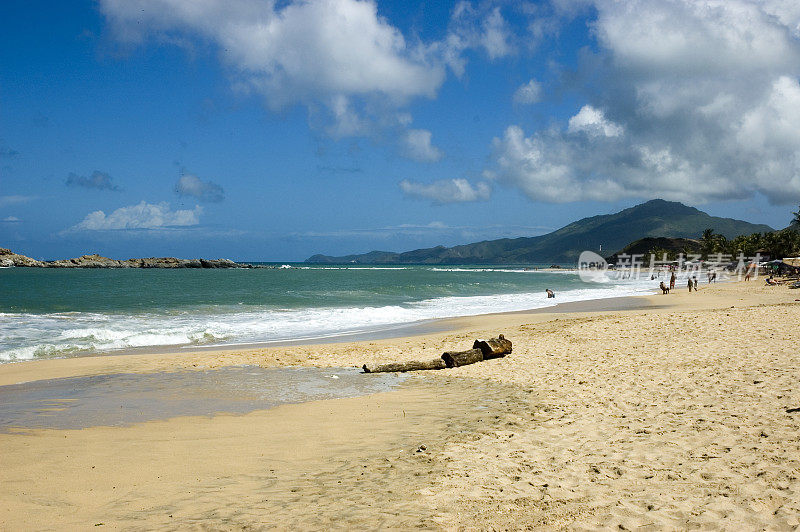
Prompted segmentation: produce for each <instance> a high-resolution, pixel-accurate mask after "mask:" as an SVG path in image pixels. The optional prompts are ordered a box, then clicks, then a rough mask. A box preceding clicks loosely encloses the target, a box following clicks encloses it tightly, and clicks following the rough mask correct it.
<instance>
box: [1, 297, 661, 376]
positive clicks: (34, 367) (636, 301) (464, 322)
mask: <svg viewBox="0 0 800 532" xmlns="http://www.w3.org/2000/svg"><path fill="white" fill-rule="evenodd" d="M652 297H653V295H652V294H650V295H648V294H642V295H638V296H618V297H607V298H599V299H586V300H580V301H566V302H563V303H556V304H555V305H552V306H547V307H540V308H535V309H529V310H517V311H508V312H496V313H489V314H477V315H473V316H458V317H453V318H439V319H434V320H425V321H423V322H419V323H410V324H401V325H397V326H396V327H389V328H384V329H380V330H377V331H366V332H358V333H345V334H341V335H336V336H330V337H313V338H306V339H300V340H277V341H275V342H259V343H242V344H230V345H225V344H223V345H213V346H195V345H172V346H146V347H140V348H124V349H119V350H113V351H106V352H96V353H86V354H80V355H75V356H66V357H60V358H42V359H35V360H20V361H14V362H5V363H2V364H0V386H4V385H9V384H22V383H25V382H31V381H34V380H49V379H57V378H61V377H78V376H84V375H101V374H108V373H119V372H134V373H139V372H149V371H169V368H176V369H179V370H192V369H209V368H219V367H222V366H226V365H241V364H242V363H237V362H235V361H236V360H238V359H239V358H240V357H241V356H242V355H243V352H246V351H250V352H253V353H269V352H274V351H275V350H280V349H282V348H287V347H298V348H306V349H314V348H319V347H325V346H328V347H331V346H336V345H349V344H365V343H370V344H372V343H375V342H378V343H387V342H392V341H404V342H410V341H413V340H414V339H426V338H431V337H436V336H441V335H446V334H455V333H458V332H463V331H465V330H468V329H469V328H471V327H473V326H474V325H475V324H477V323H481V322H482V321H484V320H489V321H493V320H498V319H499V320H503V319H505V318H506V317H509V318H513V319H515V320H516V319H525V318H528V317H530V318H531V319H535V320H536V321H541V320H543V319H544V320H547V319H549V318H551V317H552V316H557V315H573V314H574V315H583V314H594V313H603V312H626V311H638V310H644V309H647V308H658V307H659V305H658V304H656V303H654V302H653V301H652V300H650V299H649V298H652ZM444 350H447V349H443V351H444ZM128 357H130V358H131V360H130V361H126V360H125V359H126V358H128ZM215 357H218V360H217V361H211V359H213V358H215ZM158 358H163V360H162V361H160V362H161V363H158V362H157V361H156V360H155V359H158ZM194 358H196V359H197V361H196V362H193V361H192V359H194ZM246 358H247V360H248V362H244V364H252V363H255V365H260V366H265V367H275V366H283V365H285V364H282V363H280V360H279V359H276V360H275V361H261V362H260V363H259V361H254V360H253V357H246ZM69 361H76V362H75V363H74V364H70V362H69ZM145 362H150V364H147V363H145ZM273 362H275V363H273ZM290 365H296V366H310V367H318V366H317V365H316V364H308V363H304V361H303V360H299V359H296V360H293V363H292V364H290ZM137 367H142V368H148V367H149V368H150V369H146V370H144V371H137V369H136V368H137ZM355 367H361V364H356V366H355ZM12 368H13V369H12ZM155 368H161V369H155ZM84 372H86V373H84ZM37 375H41V377H39V378H36V376H37ZM15 379H19V380H15Z"/></svg>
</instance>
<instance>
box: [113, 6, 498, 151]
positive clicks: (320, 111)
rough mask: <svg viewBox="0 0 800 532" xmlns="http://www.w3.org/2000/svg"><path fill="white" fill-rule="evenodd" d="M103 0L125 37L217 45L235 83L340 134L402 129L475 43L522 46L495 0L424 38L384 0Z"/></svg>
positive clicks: (461, 11)
mask: <svg viewBox="0 0 800 532" xmlns="http://www.w3.org/2000/svg"><path fill="white" fill-rule="evenodd" d="M98 1H99V6H100V10H101V12H102V13H103V15H104V17H105V19H106V21H107V24H108V27H109V28H110V29H111V34H112V35H114V36H115V37H116V39H117V40H118V41H120V42H122V43H124V44H125V45H130V46H135V45H140V44H143V43H145V42H147V41H148V40H154V41H156V42H158V43H160V44H175V45H177V46H181V47H183V48H186V49H194V48H195V47H194V45H193V43H195V42H197V41H199V42H202V43H204V44H211V46H212V47H214V48H216V49H217V50H219V54H220V57H221V60H222V62H223V63H224V64H225V65H226V66H227V67H228V68H229V74H230V79H231V83H232V88H233V90H234V91H236V92H238V93H242V94H254V95H257V96H260V97H261V98H263V100H264V103H265V105H266V106H267V107H268V108H269V109H271V110H273V111H278V110H282V109H284V108H286V107H289V106H293V105H298V104H299V105H303V106H305V107H306V109H307V110H308V115H309V122H310V124H311V125H312V127H315V128H317V129H321V130H323V131H325V132H326V133H327V134H328V135H330V136H331V137H333V138H343V137H350V136H371V135H375V134H378V133H382V132H385V131H398V130H399V131H401V132H402V131H403V130H404V129H405V128H406V127H407V126H408V124H409V121H408V120H407V119H406V114H405V113H403V112H401V109H402V108H404V107H405V106H407V105H408V104H409V103H410V102H412V101H413V100H415V99H419V98H434V97H435V96H436V94H437V92H438V90H439V88H440V87H441V86H442V84H443V83H444V80H445V78H446V76H447V69H448V67H449V68H450V69H451V70H452V71H453V72H455V73H456V75H458V76H460V75H462V74H463V73H464V67H465V63H466V60H465V59H464V54H465V52H467V51H468V50H473V49H480V50H484V51H485V53H486V55H487V56H488V57H489V58H491V59H496V58H500V57H504V56H506V55H508V54H511V53H513V51H514V48H513V45H512V44H511V42H512V40H513V35H512V32H511V29H510V28H509V25H508V23H507V22H506V20H505V19H504V17H503V15H502V13H501V11H500V9H499V8H497V7H492V5H491V4H486V3H482V4H480V5H479V6H477V7H475V6H473V5H472V3H470V2H467V1H461V2H459V3H458V4H457V5H456V7H455V8H454V10H453V12H452V16H451V21H450V23H449V26H448V31H447V33H446V34H445V35H444V36H443V37H442V39H441V40H438V41H430V42H422V41H421V40H420V39H419V38H416V37H415V38H413V39H407V38H406V37H405V36H404V35H403V33H402V32H401V31H400V30H399V29H398V28H397V27H395V26H393V25H392V24H391V22H390V21H389V20H387V19H386V18H385V17H383V16H381V15H380V14H379V12H378V5H377V2H376V1H375V0H286V1H280V2H276V1H275V0H203V1H199V2H198V1H196V0H98ZM399 137H400V138H402V135H400V136H399ZM401 149H402V146H401Z"/></svg>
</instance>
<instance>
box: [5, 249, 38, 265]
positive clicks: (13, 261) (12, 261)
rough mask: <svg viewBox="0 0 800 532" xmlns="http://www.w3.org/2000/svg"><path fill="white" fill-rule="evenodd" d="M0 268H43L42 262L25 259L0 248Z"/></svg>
mask: <svg viewBox="0 0 800 532" xmlns="http://www.w3.org/2000/svg"><path fill="white" fill-rule="evenodd" d="M0 266H2V267H5V268H7V267H9V266H28V267H32V268H36V267H39V268H41V267H42V266H44V263H43V262H42V261H39V260H36V259H32V258H30V257H26V256H25V255H18V254H16V253H14V252H13V251H11V250H10V249H6V248H0Z"/></svg>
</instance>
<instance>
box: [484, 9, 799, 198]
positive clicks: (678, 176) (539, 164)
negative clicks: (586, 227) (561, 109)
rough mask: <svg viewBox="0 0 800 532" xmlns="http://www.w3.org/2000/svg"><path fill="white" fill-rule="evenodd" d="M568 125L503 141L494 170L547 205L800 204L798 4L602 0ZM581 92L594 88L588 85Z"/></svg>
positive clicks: (510, 131)
mask: <svg viewBox="0 0 800 532" xmlns="http://www.w3.org/2000/svg"><path fill="white" fill-rule="evenodd" d="M593 4H594V7H595V13H596V18H595V20H593V21H592V22H591V28H592V32H593V35H594V36H595V38H596V39H597V48H598V52H597V53H595V54H588V53H587V54H585V55H584V58H583V60H582V62H581V63H580V64H579V66H578V70H577V72H576V73H575V76H574V77H572V78H571V79H577V80H579V81H580V80H584V82H585V83H584V84H583V85H581V84H580V83H576V84H575V87H577V88H578V90H579V91H580V92H579V96H582V97H583V98H584V100H585V103H583V104H581V105H580V106H578V107H576V108H575V110H574V111H573V116H572V118H570V119H569V121H568V123H566V124H560V125H555V126H553V127H551V128H548V129H544V130H539V131H532V132H528V133H525V132H524V130H523V129H522V128H521V127H520V126H517V125H512V126H510V127H508V128H507V129H506V131H505V133H504V134H503V135H502V136H500V137H499V138H496V139H495V140H494V142H493V145H494V164H493V165H492V167H491V168H490V171H489V172H488V173H487V175H489V176H490V177H493V178H494V179H497V180H498V181H500V182H504V183H507V184H510V185H513V186H516V187H519V188H520V189H521V190H523V191H524V192H525V193H526V194H527V195H528V196H530V197H531V198H533V199H537V200H543V201H554V202H560V201H578V200H586V199H596V200H615V199H619V198H621V197H638V198H651V197H663V198H667V199H675V200H680V201H691V202H693V203H696V202H698V201H706V200H723V199H737V198H746V197H750V196H752V195H754V194H756V193H760V194H763V195H765V196H766V197H767V198H768V199H769V200H770V201H771V202H773V203H786V202H792V203H794V202H797V201H798V200H800V116H798V114H800V85H799V84H798V78H800V8H799V7H798V5H797V4H796V3H792V2H784V1H779V0H775V1H769V0H767V1H763V2H755V1H748V0H726V1H720V0H669V1H666V0H631V1H630V2H617V1H614V0H595V1H594V2H593ZM581 87H583V88H581Z"/></svg>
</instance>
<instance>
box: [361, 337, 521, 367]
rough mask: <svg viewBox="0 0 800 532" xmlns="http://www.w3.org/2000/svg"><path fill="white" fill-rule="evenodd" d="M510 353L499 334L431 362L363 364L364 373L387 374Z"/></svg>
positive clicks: (470, 361)
mask: <svg viewBox="0 0 800 532" xmlns="http://www.w3.org/2000/svg"><path fill="white" fill-rule="evenodd" d="M510 352H511V342H510V341H508V340H506V339H505V337H504V336H503V335H502V334H501V335H500V336H498V337H497V338H489V339H488V340H475V343H474V344H472V349H470V350H469V351H447V352H446V353H443V354H442V356H441V357H440V358H434V359H433V360H421V361H420V360H412V361H410V362H392V363H389V364H364V366H363V368H364V373H387V372H395V371H401V372H402V371H417V370H422V369H444V368H457V367H459V366H466V365H467V364H474V363H475V362H481V361H483V360H488V359H490V358H500V357H504V356H506V355H507V354H509V353H510Z"/></svg>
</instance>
